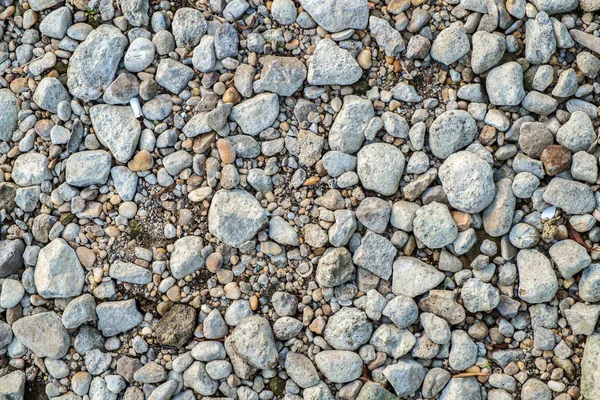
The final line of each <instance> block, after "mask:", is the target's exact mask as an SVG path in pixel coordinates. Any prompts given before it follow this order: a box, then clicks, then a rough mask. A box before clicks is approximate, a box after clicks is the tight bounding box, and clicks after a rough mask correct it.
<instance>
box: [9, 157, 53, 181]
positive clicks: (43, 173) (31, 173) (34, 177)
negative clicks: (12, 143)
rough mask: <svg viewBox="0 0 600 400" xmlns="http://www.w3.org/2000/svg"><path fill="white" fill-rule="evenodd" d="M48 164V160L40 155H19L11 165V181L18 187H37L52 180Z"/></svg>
mask: <svg viewBox="0 0 600 400" xmlns="http://www.w3.org/2000/svg"><path fill="white" fill-rule="evenodd" d="M49 163H50V161H49V160H48V158H47V157H46V156H45V155H43V154H40V153H33V152H30V153H25V154H21V155H20V156H19V157H17V159H16V160H15V163H14V165H13V170H12V179H13V181H14V182H15V183H16V184H17V185H19V186H33V185H39V184H41V183H42V182H44V181H47V180H49V179H51V178H52V172H51V171H50V169H48V164H49Z"/></svg>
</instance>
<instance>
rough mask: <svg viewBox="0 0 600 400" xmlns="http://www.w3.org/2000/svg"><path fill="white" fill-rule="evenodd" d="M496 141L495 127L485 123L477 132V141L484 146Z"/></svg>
mask: <svg viewBox="0 0 600 400" xmlns="http://www.w3.org/2000/svg"><path fill="white" fill-rule="evenodd" d="M495 141H496V128H494V127H493V126H490V125H485V126H484V127H483V129H482V130H481V133H480V134H479V142H480V143H481V144H482V145H484V146H491V145H492V144H494V142H495Z"/></svg>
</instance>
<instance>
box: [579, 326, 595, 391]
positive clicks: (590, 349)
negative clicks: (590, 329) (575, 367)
mask: <svg viewBox="0 0 600 400" xmlns="http://www.w3.org/2000/svg"><path fill="white" fill-rule="evenodd" d="M598 371H600V334H598V333H595V334H593V335H591V336H588V338H587V340H586V342H585V350H584V351H583V359H582V361H581V394H582V395H583V397H584V398H585V399H588V400H600V376H599V375H598Z"/></svg>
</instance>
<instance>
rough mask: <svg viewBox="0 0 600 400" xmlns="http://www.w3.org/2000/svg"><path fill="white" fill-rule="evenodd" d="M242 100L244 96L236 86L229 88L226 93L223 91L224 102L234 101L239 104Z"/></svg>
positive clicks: (233, 102)
mask: <svg viewBox="0 0 600 400" xmlns="http://www.w3.org/2000/svg"><path fill="white" fill-rule="evenodd" d="M241 100H242V96H240V94H239V93H238V91H237V90H235V88H234V87H230V88H228V89H227V90H226V91H225V93H223V103H232V104H237V103H239V102H240V101H241Z"/></svg>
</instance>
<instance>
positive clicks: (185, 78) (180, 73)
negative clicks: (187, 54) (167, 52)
mask: <svg viewBox="0 0 600 400" xmlns="http://www.w3.org/2000/svg"><path fill="white" fill-rule="evenodd" d="M192 78H194V70H193V69H191V68H190V67H188V66H187V65H184V64H182V63H180V62H179V61H175V60H173V59H172V58H163V59H162V60H160V63H158V67H157V68H156V76H155V79H156V82H157V83H158V84H159V85H160V86H162V87H164V88H165V89H167V90H168V91H169V92H171V93H173V94H179V93H180V92H181V91H182V90H183V89H185V87H186V86H187V84H188V82H189V81H191V80H192Z"/></svg>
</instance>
